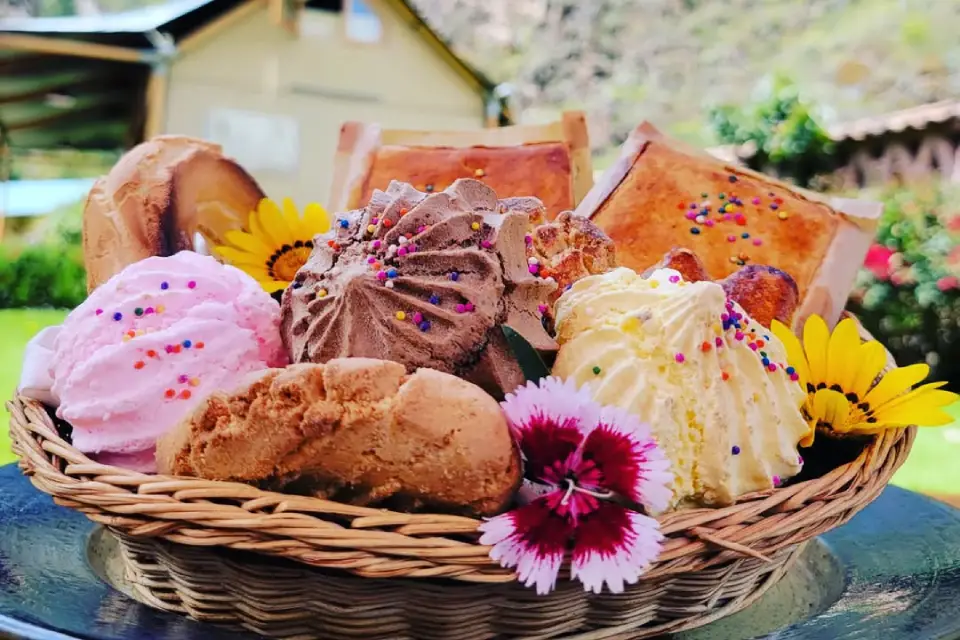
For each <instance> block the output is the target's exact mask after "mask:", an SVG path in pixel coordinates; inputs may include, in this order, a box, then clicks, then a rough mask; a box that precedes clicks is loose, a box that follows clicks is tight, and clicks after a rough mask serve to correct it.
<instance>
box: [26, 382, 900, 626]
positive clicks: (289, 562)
mask: <svg viewBox="0 0 960 640" xmlns="http://www.w3.org/2000/svg"><path fill="white" fill-rule="evenodd" d="M7 406H8V408H9V409H10V411H11V414H12V417H11V420H10V432H11V436H12V442H13V448H14V451H15V452H16V453H17V455H18V456H19V457H20V467H21V469H22V470H23V472H24V473H25V474H27V475H28V476H30V478H31V481H32V482H33V484H34V485H35V486H36V487H37V488H38V489H40V490H41V491H43V492H44V493H47V494H50V495H51V496H53V497H54V499H55V501H56V502H57V503H58V504H60V505H63V506H65V507H69V508H72V509H76V510H78V511H81V512H83V513H84V514H86V515H87V517H88V518H90V519H91V520H93V521H94V522H97V523H99V524H102V525H104V526H105V527H107V528H108V529H109V530H110V531H111V532H112V533H113V534H114V535H115V536H117V538H118V540H119V541H120V548H121V552H122V556H123V560H124V563H125V571H126V574H127V578H128V579H129V580H130V581H131V582H132V584H133V585H134V589H135V591H136V593H137V595H138V597H140V598H141V599H142V600H143V601H144V602H146V603H147V604H150V605H152V606H154V607H157V608H160V609H165V610H168V611H177V612H183V613H187V614H189V615H191V616H192V617H194V618H196V619H198V620H204V621H211V622H219V623H226V624H238V625H242V626H244V627H246V628H248V629H250V630H253V631H255V632H258V633H261V634H263V635H266V636H269V637H275V638H289V639H294V638H296V639H298V640H307V639H312V638H331V637H343V638H352V637H358V638H359V637H362V638H384V639H386V638H390V639H397V638H425V639H430V640H433V639H437V640H440V639H453V638H456V639H458V640H472V639H477V640H479V639H484V638H504V637H525V638H552V637H567V638H577V639H580V640H588V639H589V640H595V639H600V638H612V637H617V638H645V637H650V636H654V635H657V634H660V633H664V632H668V631H672V632H676V631H680V630H683V629H690V628H693V627H696V626H700V625H702V624H706V623H707V622H710V621H712V620H716V619H719V618H721V617H724V616H726V615H729V614H731V613H733V612H735V611H737V610H739V609H741V608H743V607H745V606H746V605H748V604H749V603H751V602H752V601H753V600H755V599H756V598H758V597H759V596H760V595H761V594H762V593H763V592H765V591H766V590H767V589H768V588H769V587H770V586H772V585H773V584H775V583H776V581H777V580H779V578H780V577H781V576H782V575H783V574H784V573H785V572H786V571H787V569H788V568H789V566H790V564H791V562H792V561H793V560H794V559H795V558H796V557H797V555H798V554H799V552H800V550H801V548H802V543H804V542H805V541H807V540H809V539H811V538H813V537H815V536H817V535H819V534H821V533H824V532H826V531H829V530H830V529H833V528H834V527H837V526H839V525H841V524H843V523H844V522H846V521H847V520H849V519H850V518H851V517H852V516H853V515H854V514H856V513H857V512H858V511H860V510H861V509H862V508H863V507H865V506H866V505H867V504H869V503H870V502H871V501H873V500H874V498H876V497H877V496H878V495H879V494H880V492H881V491H882V490H883V488H884V487H885V486H886V484H887V482H888V481H889V480H890V478H891V476H893V474H894V472H895V471H896V470H897V468H899V467H900V465H901V464H902V463H903V461H904V460H905V459H906V457H907V454H908V453H909V451H910V447H911V445H912V443H913V440H914V437H915V435H916V429H915V428H910V429H896V430H889V431H885V432H883V433H882V434H881V435H880V436H877V437H876V438H873V439H871V440H869V441H867V442H866V443H865V444H864V445H863V447H862V450H860V451H859V454H858V455H856V457H855V458H854V459H853V460H852V461H850V462H847V463H844V464H840V465H839V466H837V467H836V468H834V469H832V470H830V471H828V472H826V473H825V474H824V475H822V476H820V477H816V478H813V479H809V480H805V481H798V482H795V483H793V484H788V485H787V486H784V487H781V488H778V489H773V490H770V491H766V492H758V493H754V494H750V495H747V496H743V497H742V498H741V499H740V500H739V501H738V502H737V503H736V504H735V505H732V506H729V507H724V508H719V509H691V510H684V511H680V512H674V513H669V514H667V515H665V516H663V517H661V518H660V523H661V531H662V532H663V534H664V535H665V536H666V543H665V546H664V549H663V552H662V554H661V555H660V557H659V559H658V561H657V562H656V564H654V565H653V566H652V567H651V568H650V570H649V571H648V572H647V573H646V574H645V575H644V577H643V579H642V580H641V581H640V582H639V583H638V584H636V585H633V586H631V587H628V588H627V590H626V591H625V592H624V593H622V594H610V593H604V594H600V595H593V594H588V593H585V592H584V591H583V588H582V586H581V585H579V584H578V583H571V582H570V581H567V580H563V579H562V578H563V576H561V580H560V581H559V586H558V588H557V590H556V591H555V592H553V593H551V594H550V595H549V596H537V595H536V594H535V593H534V592H533V591H532V590H529V589H525V588H523V587H521V586H520V585H519V584H518V583H517V582H516V581H515V576H514V574H513V573H511V572H510V571H508V570H506V569H503V568H501V567H500V566H499V565H497V564H496V563H495V562H493V561H492V560H491V559H490V557H489V555H488V554H489V548H488V547H485V546H482V545H479V544H477V542H476V540H477V537H478V536H477V526H478V524H479V522H478V521H477V520H473V519H470V518H464V517H459V516H445V515H431V514H406V513H394V512H390V511H386V510H382V509H371V508H365V507H356V506H350V505H345V504H340V503H336V502H330V501H327V500H320V499H316V498H307V497H301V496H292V495H285V494H279V493H271V492H267V491H261V490H259V489H257V488H254V487H251V486H247V485H243V484H235V483H228V482H215V481H208V480H197V479H185V478H171V477H166V476H154V475H145V474H142V473H137V472H134V471H128V470H126V469H120V468H116V467H111V466H108V465H103V464H99V463H96V462H94V461H92V460H90V459H89V458H88V457H86V456H85V455H84V454H82V453H80V452H79V451H77V450H76V449H75V448H73V447H72V446H71V445H70V444H69V443H68V442H67V441H66V440H64V439H63V438H62V437H61V436H60V435H59V434H58V431H57V428H56V426H55V424H54V421H53V420H52V419H51V417H50V415H49V413H48V411H47V409H46V408H45V407H44V406H43V405H41V404H39V403H37V402H36V401H33V400H28V399H25V398H16V399H14V400H13V401H12V402H9V403H8V404H7ZM268 556H274V559H271V558H269V557H268ZM275 558H280V559H281V560H277V559H275ZM307 565H309V566H307Z"/></svg>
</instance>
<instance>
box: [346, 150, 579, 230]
mask: <svg viewBox="0 0 960 640" xmlns="http://www.w3.org/2000/svg"><path fill="white" fill-rule="evenodd" d="M570 173H571V167H570V152H569V150H568V149H567V147H566V145H564V144H563V143H561V142H549V143H542V144H530V145H522V146H516V147H501V148H488V147H468V148H463V149H457V148H453V147H446V148H443V147H438V148H429V147H398V146H387V147H381V148H380V150H379V151H378V152H377V154H376V157H375V158H374V161H373V167H372V168H371V170H370V173H369V174H368V175H367V179H366V180H365V181H364V184H363V189H362V191H361V192H360V196H359V202H368V201H369V200H370V196H372V195H373V192H374V190H376V189H380V190H385V189H386V188H387V187H388V186H389V185H390V181H391V180H400V181H403V182H409V183H410V184H412V185H413V186H414V187H416V188H417V189H419V190H420V191H443V190H444V189H446V188H447V187H449V186H450V185H451V184H453V183H454V182H455V181H456V180H458V179H459V178H476V179H479V180H483V181H484V182H485V183H486V184H487V185H488V186H489V187H490V188H491V189H493V190H494V191H496V192H497V195H498V196H500V197H501V198H507V197H513V196H536V197H537V198H539V199H540V200H541V201H542V202H543V204H544V206H545V207H546V208H547V212H548V216H549V217H552V216H555V215H557V214H558V213H559V212H561V211H564V210H567V209H573V208H574V207H575V206H576V202H575V201H574V199H573V183H572V181H571V179H570Z"/></svg>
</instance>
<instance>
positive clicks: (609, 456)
mask: <svg viewBox="0 0 960 640" xmlns="http://www.w3.org/2000/svg"><path fill="white" fill-rule="evenodd" d="M580 457H581V458H582V459H583V463H582V464H581V467H584V466H586V465H588V464H592V465H594V466H595V471H596V473H594V474H590V473H587V474H582V473H581V474H579V476H580V477H579V478H578V484H579V485H580V486H583V487H584V488H587V489H592V490H601V491H612V492H614V493H616V494H619V495H621V496H623V497H625V498H629V499H630V500H633V501H635V502H639V503H641V504H642V505H644V506H645V507H647V508H648V509H649V510H650V511H652V512H654V513H656V512H659V511H663V510H664V509H666V508H667V506H669V503H670V498H671V495H672V492H671V490H670V485H671V483H672V482H673V474H672V473H670V471H669V469H670V461H669V460H667V457H666V455H665V454H664V452H663V450H662V449H661V448H660V447H658V446H657V443H656V441H654V439H653V436H652V435H651V433H650V427H649V426H647V425H645V424H643V423H642V422H640V420H639V418H637V417H636V416H635V415H633V414H631V413H629V412H628V411H625V410H623V409H621V408H619V407H612V406H605V407H603V409H602V410H601V413H600V421H599V423H598V425H597V428H596V429H594V430H593V431H591V432H590V433H589V435H587V439H586V441H585V442H584V443H583V449H582V450H581V452H580ZM591 475H592V476H594V477H593V478H591Z"/></svg>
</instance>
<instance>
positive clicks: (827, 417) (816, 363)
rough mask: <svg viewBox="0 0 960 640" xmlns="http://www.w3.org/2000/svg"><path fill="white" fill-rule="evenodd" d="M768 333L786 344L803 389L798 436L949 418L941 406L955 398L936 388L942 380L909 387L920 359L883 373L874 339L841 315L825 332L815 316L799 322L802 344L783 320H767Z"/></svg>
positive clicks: (923, 369)
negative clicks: (804, 423) (802, 429)
mask: <svg viewBox="0 0 960 640" xmlns="http://www.w3.org/2000/svg"><path fill="white" fill-rule="evenodd" d="M771 329H772V330H773V333H774V334H775V335H776V336H777V337H778V338H779V339H780V341H781V342H782V343H783V344H784V346H785V347H786V349H787V363H788V364H789V365H790V367H791V368H792V371H790V373H795V375H796V379H797V380H798V382H799V383H800V385H801V386H802V387H803V388H804V389H805V390H806V392H807V398H806V401H805V402H804V404H803V412H804V414H805V417H806V418H807V420H808V421H809V423H810V433H809V434H808V435H807V437H806V438H805V439H804V440H803V441H801V443H800V444H801V445H802V446H805V447H808V446H810V445H811V444H813V437H814V434H815V433H816V430H817V428H818V427H819V428H821V429H827V430H829V431H833V432H835V433H840V434H863V435H871V434H876V433H879V432H880V431H882V430H884V429H890V428H894V427H906V426H910V425H921V426H930V427H933V426H940V425H944V424H948V423H950V422H952V421H953V418H952V417H951V416H950V415H949V414H948V413H946V412H945V411H943V407H945V406H947V405H949V404H952V403H954V402H956V401H957V399H958V397H960V396H957V395H956V394H954V393H950V392H948V391H942V390H941V389H940V387H942V386H944V384H946V383H944V382H933V383H929V384H925V385H923V386H921V387H917V388H916V389H913V386H914V385H916V384H918V383H920V382H922V381H923V380H924V379H925V378H926V377H927V375H929V373H930V367H928V366H927V365H925V364H913V365H910V366H907V367H900V368H897V369H893V370H891V371H888V372H886V373H884V372H883V369H884V367H885V366H886V364H887V353H886V350H885V349H884V348H883V345H881V344H880V343H879V342H877V341H875V340H872V341H870V342H862V341H861V340H860V333H859V331H858V330H857V325H856V322H855V321H854V320H853V319H852V318H845V319H843V320H841V321H840V323H839V324H837V326H836V328H835V329H834V331H833V334H832V335H831V334H830V330H829V329H828V328H827V323H826V322H824V320H823V318H821V317H820V316H811V317H810V318H809V319H808V320H807V322H806V324H805V325H804V327H803V344H802V345H801V343H800V339H799V338H797V336H796V335H794V333H793V331H791V330H790V329H789V328H788V327H786V326H785V325H783V324H781V323H779V322H777V321H776V320H774V321H773V326H772V327H771Z"/></svg>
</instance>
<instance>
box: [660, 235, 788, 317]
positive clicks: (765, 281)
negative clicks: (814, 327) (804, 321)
mask: <svg viewBox="0 0 960 640" xmlns="http://www.w3.org/2000/svg"><path fill="white" fill-rule="evenodd" d="M663 268H666V269H673V270H674V271H677V272H679V273H680V275H681V277H683V279H684V280H685V281H686V282H703V281H709V280H713V278H711V277H710V274H709V273H708V272H707V268H706V266H704V264H703V261H702V260H700V258H699V257H698V256H697V254H695V253H694V252H693V251H690V250H689V249H673V250H671V251H669V252H668V253H667V255H665V256H664V257H663V260H661V261H660V262H659V263H658V264H657V265H655V266H653V267H651V268H650V269H648V270H647V271H646V272H644V276H649V275H650V274H652V273H653V272H654V271H656V270H657V269H663ZM717 283H718V284H719V285H720V286H722V287H723V290H724V291H725V292H726V294H727V297H728V298H729V299H730V300H733V301H734V302H736V303H737V304H739V305H740V306H741V307H743V309H744V311H746V312H747V314H748V315H749V316H750V317H751V318H753V319H754V320H756V321H757V322H759V323H760V324H761V325H763V326H764V327H767V328H768V329H769V328H770V323H771V322H772V321H773V320H778V321H780V322H782V323H783V324H785V325H787V326H790V324H791V322H792V321H793V316H794V314H795V313H796V311H797V307H798V305H799V301H800V298H799V296H800V294H799V291H798V290H797V283H796V282H795V281H794V279H793V278H792V277H791V276H790V274H788V273H786V272H784V271H781V270H780V269H777V268H775V267H770V266H767V265H760V264H750V265H746V266H743V267H740V268H739V269H737V270H736V271H734V272H733V273H731V274H730V275H729V276H727V277H726V278H724V279H723V280H719V281H717Z"/></svg>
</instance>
